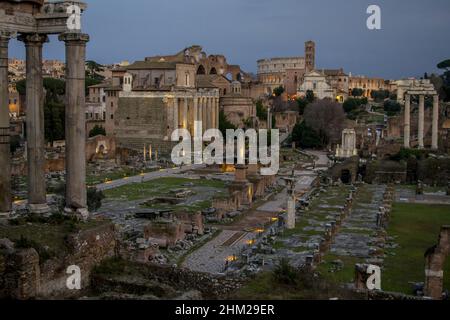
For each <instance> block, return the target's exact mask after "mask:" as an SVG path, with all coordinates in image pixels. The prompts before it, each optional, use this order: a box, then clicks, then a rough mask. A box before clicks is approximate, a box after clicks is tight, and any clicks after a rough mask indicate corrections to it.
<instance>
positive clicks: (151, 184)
mask: <svg viewBox="0 0 450 320" xmlns="http://www.w3.org/2000/svg"><path fill="white" fill-rule="evenodd" d="M185 184H192V186H189V187H183V185H185ZM225 186H226V184H225V182H223V181H218V180H207V179H196V180H193V179H186V178H160V179H156V180H152V181H147V182H144V183H132V184H128V185H125V186H122V187H119V188H114V189H110V190H106V191H105V192H104V193H105V196H106V197H107V198H114V199H126V200H130V201H131V200H140V199H145V198H150V197H157V196H162V195H168V193H169V192H170V190H172V189H182V188H186V189H192V188H196V187H209V188H215V189H218V191H223V190H224V189H225Z"/></svg>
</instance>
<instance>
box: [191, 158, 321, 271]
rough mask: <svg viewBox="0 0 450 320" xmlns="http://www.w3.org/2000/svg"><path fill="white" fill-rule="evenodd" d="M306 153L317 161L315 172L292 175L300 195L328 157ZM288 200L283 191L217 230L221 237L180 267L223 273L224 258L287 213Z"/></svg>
mask: <svg viewBox="0 0 450 320" xmlns="http://www.w3.org/2000/svg"><path fill="white" fill-rule="evenodd" d="M307 153H308V154H309V155H311V156H314V157H315V158H317V161H316V169H312V168H311V169H305V170H303V171H296V172H294V174H295V177H296V179H297V181H296V190H297V191H299V192H302V193H304V192H307V191H309V190H310V189H311V186H312V183H313V182H314V180H315V179H316V177H317V170H318V169H317V167H321V166H322V167H328V157H327V154H326V153H325V152H321V151H307ZM287 197H288V194H287V190H286V189H283V190H282V191H281V192H280V193H278V194H276V195H275V196H274V197H271V199H270V200H268V201H267V202H265V203H264V204H261V205H260V206H259V207H257V208H255V209H254V210H249V211H248V212H246V213H245V216H244V217H243V218H241V219H239V220H238V221H236V223H233V224H232V225H230V226H219V228H221V229H222V233H221V234H220V236H219V237H217V238H216V239H214V240H212V241H210V242H208V243H207V244H205V245H204V246H203V247H201V248H199V249H198V250H197V251H195V252H194V253H192V254H191V255H189V256H188V257H187V259H186V261H185V263H184V265H183V266H184V267H186V268H189V269H191V270H194V271H204V272H211V273H217V272H223V271H224V270H225V265H226V260H227V258H228V257H230V256H233V255H238V254H239V252H240V250H242V249H243V248H244V247H245V246H246V245H247V244H246V243H247V241H248V240H249V239H253V238H254V237H255V236H256V234H255V233H248V232H249V231H251V230H252V229H255V228H261V226H264V225H267V224H268V223H270V221H271V219H272V218H274V217H277V216H278V214H279V212H280V211H283V210H286V207H287ZM242 232H244V234H245V235H244V236H243V237H242V239H241V240H239V241H238V242H237V243H235V244H234V245H232V246H227V247H223V246H221V244H223V243H229V242H234V239H235V238H236V237H240V236H241V233H242Z"/></svg>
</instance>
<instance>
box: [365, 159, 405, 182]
mask: <svg viewBox="0 0 450 320" xmlns="http://www.w3.org/2000/svg"><path fill="white" fill-rule="evenodd" d="M406 170H407V168H406V163H403V162H396V161H390V160H378V161H371V162H369V163H368V164H367V168H366V176H365V177H364V181H365V182H367V183H381V184H383V183H396V182H400V183H405V182H406V180H407V171H406Z"/></svg>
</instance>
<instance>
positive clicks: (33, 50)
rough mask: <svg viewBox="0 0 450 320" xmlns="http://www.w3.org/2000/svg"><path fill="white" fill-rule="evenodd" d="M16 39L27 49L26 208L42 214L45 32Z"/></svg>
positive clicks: (44, 196) (44, 204) (44, 201)
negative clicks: (43, 57)
mask: <svg viewBox="0 0 450 320" xmlns="http://www.w3.org/2000/svg"><path fill="white" fill-rule="evenodd" d="M19 40H20V41H23V42H24V43H25V48H26V78H27V82H26V101H27V117H26V124H27V155H28V210H29V211H30V212H31V213H37V214H43V213H48V212H49V211H50V209H49V207H48V205H47V191H46V183H45V135H44V131H45V126H44V85H43V77H42V47H43V44H44V43H45V42H48V37H47V36H46V35H39V34H23V35H21V36H19Z"/></svg>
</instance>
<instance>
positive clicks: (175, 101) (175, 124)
mask: <svg viewBox="0 0 450 320" xmlns="http://www.w3.org/2000/svg"><path fill="white" fill-rule="evenodd" d="M178 128H179V122H178V98H177V97H175V98H174V99H173V130H176V129H178Z"/></svg>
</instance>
